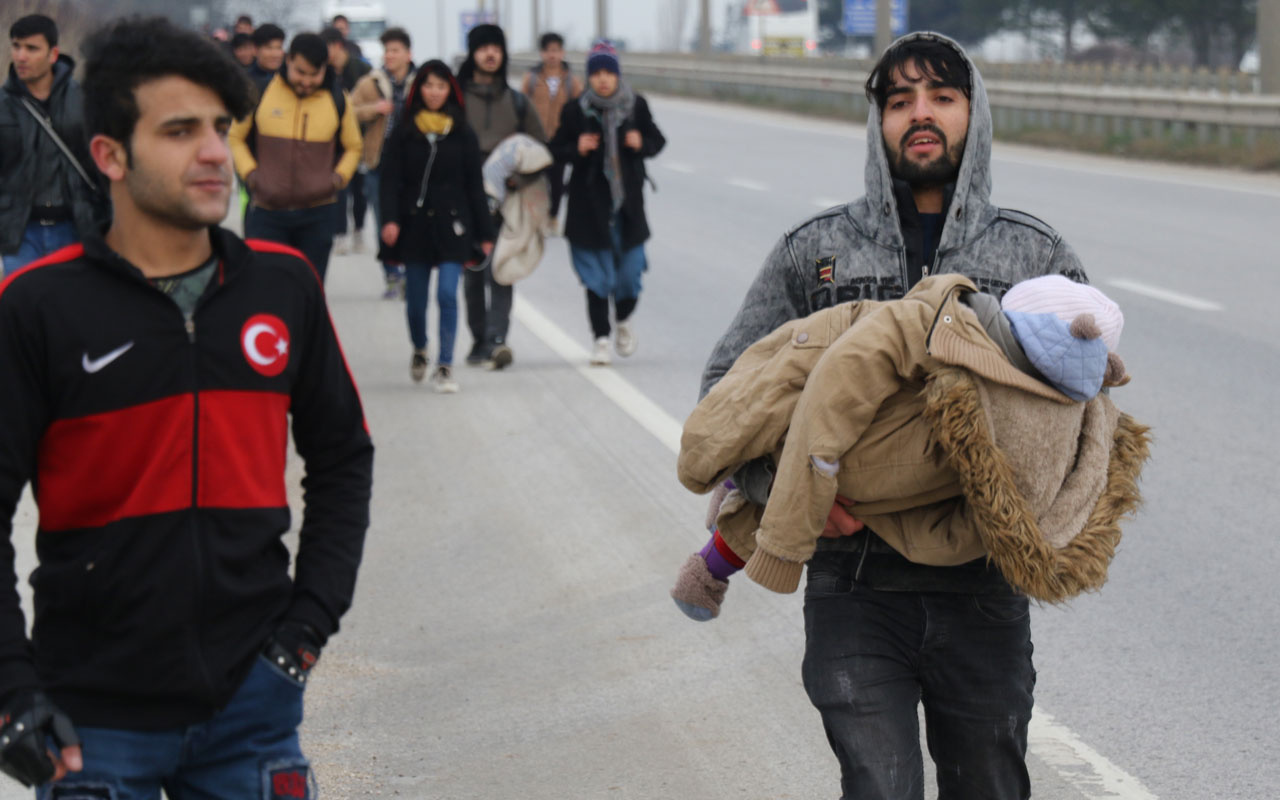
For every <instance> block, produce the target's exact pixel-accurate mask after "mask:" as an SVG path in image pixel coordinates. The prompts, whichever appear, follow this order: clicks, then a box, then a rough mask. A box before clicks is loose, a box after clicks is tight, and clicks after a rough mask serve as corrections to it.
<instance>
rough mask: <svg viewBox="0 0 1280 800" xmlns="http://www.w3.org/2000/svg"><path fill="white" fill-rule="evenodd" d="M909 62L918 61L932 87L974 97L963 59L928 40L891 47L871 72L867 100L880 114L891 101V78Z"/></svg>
mask: <svg viewBox="0 0 1280 800" xmlns="http://www.w3.org/2000/svg"><path fill="white" fill-rule="evenodd" d="M908 61H915V63H916V68H917V69H918V70H920V72H921V74H922V75H923V77H924V79H925V80H927V81H929V82H930V83H931V84H934V85H937V86H949V87H951V88H953V89H959V90H960V91H962V92H964V94H965V97H971V93H972V91H973V77H972V76H971V75H970V74H969V64H968V62H967V61H965V58H964V56H963V55H962V54H961V53H960V52H959V51H958V50H956V48H955V47H954V46H952V45H950V44H947V43H946V42H944V41H942V40H941V39H936V38H934V37H928V36H927V37H922V38H919V39H910V40H908V41H905V42H903V43H901V44H899V45H896V46H894V47H890V48H889V49H888V50H886V51H885V53H884V55H883V56H881V57H880V61H879V62H878V63H877V64H876V65H875V67H873V68H872V69H871V75H870V77H868V78H867V85H866V92H867V99H868V100H870V101H871V102H873V103H875V104H876V105H877V106H879V108H880V110H881V111H884V104H885V100H886V99H887V98H888V92H889V79H890V77H891V76H892V75H893V73H894V72H895V71H897V70H901V69H902V67H903V65H904V64H906V63H907V62H908Z"/></svg>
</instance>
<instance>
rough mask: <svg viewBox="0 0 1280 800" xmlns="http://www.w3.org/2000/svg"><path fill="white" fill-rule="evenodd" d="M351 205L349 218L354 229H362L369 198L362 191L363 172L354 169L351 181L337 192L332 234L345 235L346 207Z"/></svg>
mask: <svg viewBox="0 0 1280 800" xmlns="http://www.w3.org/2000/svg"><path fill="white" fill-rule="evenodd" d="M348 205H350V207H351V218H352V220H353V221H354V222H355V224H356V230H358V231H362V230H364V216H365V209H367V208H368V207H369V200H368V198H366V197H365V193H364V173H363V172H360V171H358V170H357V171H356V174H355V175H352V176H351V182H350V183H348V184H347V188H345V189H343V190H342V191H340V192H338V207H337V208H336V209H335V212H336V216H335V217H334V228H333V232H334V234H336V235H338V236H346V235H347V207H348Z"/></svg>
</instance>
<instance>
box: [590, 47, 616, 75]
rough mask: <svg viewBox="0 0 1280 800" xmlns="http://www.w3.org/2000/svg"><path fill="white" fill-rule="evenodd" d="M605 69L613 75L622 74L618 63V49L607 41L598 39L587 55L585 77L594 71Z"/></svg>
mask: <svg viewBox="0 0 1280 800" xmlns="http://www.w3.org/2000/svg"><path fill="white" fill-rule="evenodd" d="M601 69H607V70H609V71H610V72H612V73H613V74H614V75H621V74H622V64H621V62H619V61H618V49H617V48H616V47H614V46H613V43H612V42H610V41H609V40H608V39H600V40H599V41H597V42H596V43H595V44H594V45H592V46H591V52H590V53H588V54H587V75H588V76H590V75H591V73H593V72H595V71H596V70H601Z"/></svg>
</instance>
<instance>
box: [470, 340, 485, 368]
mask: <svg viewBox="0 0 1280 800" xmlns="http://www.w3.org/2000/svg"><path fill="white" fill-rule="evenodd" d="M488 360H489V348H488V347H486V346H485V344H484V342H476V343H475V344H473V345H471V351H470V352H468V353H467V366H468V367H479V366H481V365H483V364H484V362H486V361H488Z"/></svg>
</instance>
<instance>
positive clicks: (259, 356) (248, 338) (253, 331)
mask: <svg viewBox="0 0 1280 800" xmlns="http://www.w3.org/2000/svg"><path fill="white" fill-rule="evenodd" d="M264 333H266V334H270V335H271V336H273V337H275V340H276V344H275V347H274V348H273V349H274V350H275V352H274V353H272V354H271V355H266V354H264V353H263V352H262V351H261V350H259V349H258V338H259V337H260V336H262V335H263V334H264ZM288 352H289V342H288V341H287V340H286V339H284V338H283V337H282V336H280V334H279V333H278V332H277V331H276V329H275V328H274V327H273V326H271V325H268V324H267V323H265V322H256V323H254V324H253V325H250V326H249V327H248V328H246V329H245V332H244V354H245V355H246V356H248V357H249V360H250V361H252V362H254V363H255V364H260V365H261V366H264V367H269V366H271V365H272V364H274V363H276V360H277V359H279V358H280V357H281V356H283V355H285V354H287V353H288Z"/></svg>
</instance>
